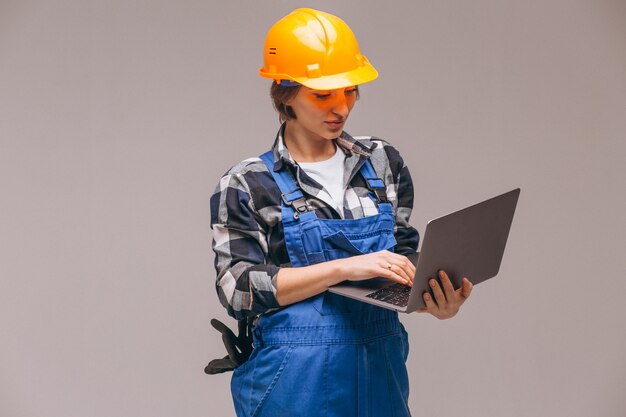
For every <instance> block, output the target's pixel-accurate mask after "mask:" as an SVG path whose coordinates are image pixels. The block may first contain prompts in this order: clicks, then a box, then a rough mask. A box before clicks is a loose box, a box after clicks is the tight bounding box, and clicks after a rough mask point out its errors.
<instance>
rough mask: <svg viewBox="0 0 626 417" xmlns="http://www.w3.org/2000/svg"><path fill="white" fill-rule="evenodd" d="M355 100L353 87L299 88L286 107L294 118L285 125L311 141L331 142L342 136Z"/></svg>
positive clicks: (355, 89) (355, 93)
mask: <svg viewBox="0 0 626 417" xmlns="http://www.w3.org/2000/svg"><path fill="white" fill-rule="evenodd" d="M356 97H357V88H356V87H354V86H353V87H347V88H340V89H337V90H313V89H311V88H308V87H305V86H302V87H301V88H300V91H298V94H297V95H296V96H295V97H294V98H292V99H291V100H289V101H288V102H287V103H286V104H287V105H289V106H291V107H292V108H293V111H294V113H295V114H296V117H297V118H296V119H294V120H289V121H288V122H287V123H288V124H289V125H290V128H295V129H297V130H298V131H299V132H300V133H301V134H304V135H306V136H308V137H310V138H312V139H318V140H319V139H334V138H336V137H337V136H339V135H340V134H341V132H342V131H343V126H344V124H345V122H346V120H347V119H348V115H349V114H350V111H351V110H352V107H354V103H355V101H356Z"/></svg>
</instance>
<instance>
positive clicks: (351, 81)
mask: <svg viewBox="0 0 626 417" xmlns="http://www.w3.org/2000/svg"><path fill="white" fill-rule="evenodd" d="M259 75H261V77H265V78H272V79H275V80H281V79H282V80H291V81H295V82H297V83H299V84H302V85H303V86H305V87H309V88H312V89H314V90H335V89H337V88H346V87H351V86H353V85H360V84H365V83H367V82H370V81H374V80H375V79H376V78H378V71H376V69H375V68H374V67H373V66H372V65H371V64H370V63H369V62H366V63H365V64H364V65H362V66H360V67H358V68H356V69H354V70H352V71H347V72H343V73H340V74H333V75H323V76H321V77H316V78H307V77H293V76H290V75H288V74H276V73H268V72H265V71H263V68H261V69H260V70H259Z"/></svg>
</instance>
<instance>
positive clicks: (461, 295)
mask: <svg viewBox="0 0 626 417" xmlns="http://www.w3.org/2000/svg"><path fill="white" fill-rule="evenodd" d="M439 278H440V279H441V284H442V285H443V291H442V289H441V287H440V286H439V283H438V282H437V280H436V279H434V278H430V279H429V281H428V283H429V285H430V288H431V289H432V291H433V294H434V295H435V299H434V300H433V299H432V297H431V296H430V294H429V293H428V292H425V293H424V301H425V302H426V307H424V308H419V309H417V310H416V312H418V313H430V314H432V315H433V316H435V317H437V318H438V319H439V320H445V319H449V318H451V317H454V316H455V315H456V313H458V312H459V309H460V308H461V305H463V303H464V302H465V300H467V299H468V298H469V296H470V294H471V293H472V287H473V285H472V283H471V282H470V281H469V280H468V279H467V278H466V277H464V278H463V280H461V288H459V289H458V290H455V289H454V287H453V286H452V282H450V278H448V274H446V272H445V271H443V270H441V271H439Z"/></svg>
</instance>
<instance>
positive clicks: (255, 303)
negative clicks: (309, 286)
mask: <svg viewBox="0 0 626 417" xmlns="http://www.w3.org/2000/svg"><path fill="white" fill-rule="evenodd" d="M258 219H259V216H257V214H256V210H255V208H254V203H253V201H252V198H251V197H250V190H249V188H248V187H247V184H246V183H245V180H244V178H243V175H242V174H240V173H227V174H226V175H225V176H224V177H222V179H221V180H220V183H219V184H218V186H217V187H216V189H215V192H214V193H213V195H212V196H211V228H212V231H213V243H212V248H213V252H215V270H216V272H217V280H216V283H215V285H216V290H217V294H218V297H219V300H220V302H221V303H222V305H223V306H224V307H225V308H226V309H227V311H228V314H229V315H230V316H232V317H234V318H235V319H237V320H241V319H243V318H246V317H250V316H255V315H257V314H261V313H264V312H266V311H268V310H270V309H274V308H278V307H280V305H279V304H278V301H277V300H276V286H275V280H274V277H275V276H276V274H277V273H278V271H279V269H280V268H279V267H278V266H276V265H273V264H270V263H268V255H267V254H268V246H267V240H266V232H265V227H264V225H263V224H262V222H259V220H258Z"/></svg>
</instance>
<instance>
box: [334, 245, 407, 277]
mask: <svg viewBox="0 0 626 417" xmlns="http://www.w3.org/2000/svg"><path fill="white" fill-rule="evenodd" d="M335 262H340V263H341V271H342V273H341V278H342V279H347V280H350V281H361V280H364V279H369V278H374V277H383V278H387V279H390V280H392V281H395V282H399V283H400V284H404V285H408V286H413V279H414V278H415V265H413V263H412V262H411V261H410V260H409V258H407V257H406V256H404V255H399V254H397V253H393V252H389V251H388V250H382V251H379V252H374V253H368V254H365V255H357V256H351V257H349V258H342V259H337V260H335Z"/></svg>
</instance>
